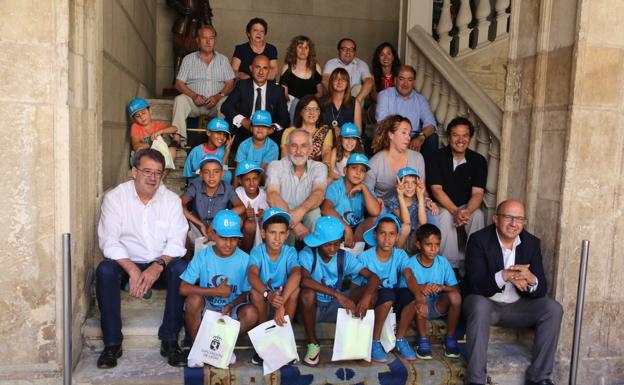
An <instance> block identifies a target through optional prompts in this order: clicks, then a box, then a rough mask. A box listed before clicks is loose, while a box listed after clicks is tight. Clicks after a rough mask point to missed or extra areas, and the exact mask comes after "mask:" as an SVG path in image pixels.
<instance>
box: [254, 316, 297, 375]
mask: <svg viewBox="0 0 624 385" xmlns="http://www.w3.org/2000/svg"><path fill="white" fill-rule="evenodd" d="M284 318H285V319H286V324H285V325H284V326H278V325H277V324H276V323H275V321H273V320H270V321H267V322H264V323H261V324H260V325H258V326H256V327H255V328H253V329H251V330H250V331H249V332H248V334H249V339H250V340H251V343H252V344H253V347H254V349H255V350H256V353H258V355H259V356H260V358H262V360H263V362H262V369H263V374H264V375H265V376H266V375H267V374H270V373H273V372H274V371H276V370H278V369H279V368H281V367H282V366H284V365H287V364H288V363H289V362H291V361H292V360H297V361H298V360H299V355H298V354H297V344H296V343H295V334H294V333H293V329H292V324H291V323H290V319H289V318H288V316H285V317H284Z"/></svg>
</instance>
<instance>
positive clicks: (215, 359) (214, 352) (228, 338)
mask: <svg viewBox="0 0 624 385" xmlns="http://www.w3.org/2000/svg"><path fill="white" fill-rule="evenodd" d="M239 330H240V322H238V321H236V320H235V319H232V318H230V317H228V316H224V315H222V314H221V313H217V312H215V311H211V310H206V312H204V318H203V319H202V322H201V325H200V326H199V331H198V333H197V337H195V342H193V347H192V348H191V351H190V352H189V355H188V359H189V361H196V362H197V361H201V362H203V363H205V364H209V365H212V366H214V367H216V368H221V369H227V367H228V365H229V364H230V358H231V357H232V353H233V352H234V346H235V345H236V340H237V339H238V332H239Z"/></svg>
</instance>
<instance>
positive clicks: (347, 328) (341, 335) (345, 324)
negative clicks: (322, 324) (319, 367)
mask: <svg viewBox="0 0 624 385" xmlns="http://www.w3.org/2000/svg"><path fill="white" fill-rule="evenodd" d="M374 324H375V311H374V310H368V311H367V312H366V316H365V317H364V319H360V318H358V317H354V316H352V315H350V314H347V311H346V310H345V309H338V318H337V319H336V335H335V336H334V352H333V354H332V361H342V360H365V361H368V362H370V360H371V347H372V345H373V325H374Z"/></svg>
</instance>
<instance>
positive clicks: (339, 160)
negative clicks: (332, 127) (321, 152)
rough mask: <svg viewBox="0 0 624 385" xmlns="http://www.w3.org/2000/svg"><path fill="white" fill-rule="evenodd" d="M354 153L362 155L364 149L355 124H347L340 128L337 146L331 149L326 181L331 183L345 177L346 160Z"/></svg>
mask: <svg viewBox="0 0 624 385" xmlns="http://www.w3.org/2000/svg"><path fill="white" fill-rule="evenodd" d="M355 153H360V154H363V153H364V147H362V140H361V139H360V130H359V129H358V128H357V126H356V125H355V124H353V123H351V122H347V123H345V124H343V125H342V127H340V135H339V136H338V140H337V145H336V146H335V147H334V148H332V153H331V157H330V158H329V172H328V173H327V179H329V180H330V181H332V180H338V179H340V178H342V177H343V176H345V171H344V170H345V166H346V165H347V159H349V157H350V156H351V154H355Z"/></svg>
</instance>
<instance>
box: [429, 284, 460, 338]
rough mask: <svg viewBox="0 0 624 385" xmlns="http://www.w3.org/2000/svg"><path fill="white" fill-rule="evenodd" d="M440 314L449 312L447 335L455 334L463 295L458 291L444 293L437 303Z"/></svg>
mask: <svg viewBox="0 0 624 385" xmlns="http://www.w3.org/2000/svg"><path fill="white" fill-rule="evenodd" d="M435 307H436V310H437V311H438V313H440V314H447V321H446V322H447V325H446V329H447V332H446V335H447V336H454V335H455V331H456V330H457V323H458V322H459V315H460V311H461V295H460V294H459V292H458V291H451V292H447V293H442V294H441V295H440V297H439V298H438V300H437V301H436V303H435Z"/></svg>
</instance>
